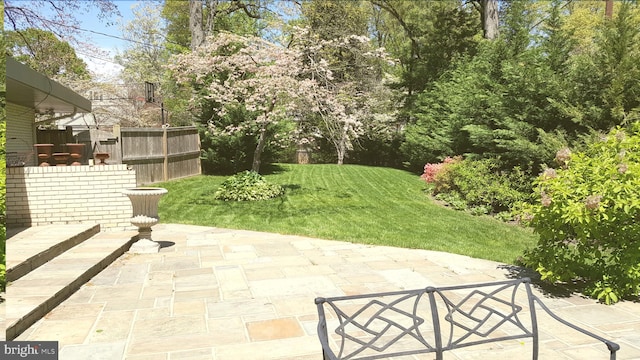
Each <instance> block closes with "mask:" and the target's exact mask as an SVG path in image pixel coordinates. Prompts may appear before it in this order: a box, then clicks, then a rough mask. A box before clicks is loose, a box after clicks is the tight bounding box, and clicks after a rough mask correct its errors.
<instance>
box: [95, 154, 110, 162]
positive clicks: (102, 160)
mask: <svg viewBox="0 0 640 360" xmlns="http://www.w3.org/2000/svg"><path fill="white" fill-rule="evenodd" d="M93 157H94V158H96V159H98V160H100V162H99V163H98V165H107V163H106V162H105V160H107V159H108V158H109V153H105V152H99V153H95V154H93Z"/></svg>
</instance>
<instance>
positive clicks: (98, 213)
mask: <svg viewBox="0 0 640 360" xmlns="http://www.w3.org/2000/svg"><path fill="white" fill-rule="evenodd" d="M134 187H136V174H135V171H133V170H128V169H127V165H125V164H119V165H95V166H90V165H82V166H47V167H16V168H7V198H6V201H7V218H6V222H7V227H28V226H37V225H46V224H73V223H97V224H100V227H101V229H102V230H123V229H130V230H131V229H135V227H133V226H132V225H131V223H130V222H129V218H130V217H131V213H132V208H131V202H130V201H129V198H128V197H127V196H126V195H124V194H123V193H122V191H123V190H124V189H128V188H134Z"/></svg>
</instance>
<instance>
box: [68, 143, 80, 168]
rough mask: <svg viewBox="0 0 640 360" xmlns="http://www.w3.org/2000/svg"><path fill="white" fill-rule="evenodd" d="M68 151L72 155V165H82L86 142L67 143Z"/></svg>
mask: <svg viewBox="0 0 640 360" xmlns="http://www.w3.org/2000/svg"><path fill="white" fill-rule="evenodd" d="M66 145H67V151H69V156H70V157H71V161H72V163H71V165H82V157H83V156H84V144H66Z"/></svg>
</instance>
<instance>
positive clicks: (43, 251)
mask: <svg viewBox="0 0 640 360" xmlns="http://www.w3.org/2000/svg"><path fill="white" fill-rule="evenodd" d="M99 232H100V225H98V224H72V225H46V226H34V227H30V228H26V229H23V230H22V231H20V232H17V233H16V234H13V235H12V234H11V230H10V231H9V235H10V237H9V238H8V239H7V244H8V246H7V249H8V250H7V263H6V267H7V273H6V278H7V281H8V282H12V281H16V280H18V279H19V278H21V277H23V276H25V275H26V274H28V273H29V272H31V271H33V270H35V269H37V268H38V267H40V266H42V265H44V264H46V263H47V262H48V261H50V260H51V259H53V258H55V257H56V256H58V255H60V254H62V253H64V252H65V251H67V250H69V249H71V248H72V247H74V246H76V245H78V244H80V243H81V242H83V241H85V240H87V239H88V238H90V237H92V236H93V235H95V234H97V233H99Z"/></svg>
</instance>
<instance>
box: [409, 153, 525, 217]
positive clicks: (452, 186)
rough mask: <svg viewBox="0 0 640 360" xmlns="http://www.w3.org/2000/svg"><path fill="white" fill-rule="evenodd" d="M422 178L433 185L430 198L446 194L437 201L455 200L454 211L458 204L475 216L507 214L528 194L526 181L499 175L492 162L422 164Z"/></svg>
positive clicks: (511, 174)
mask: <svg viewBox="0 0 640 360" xmlns="http://www.w3.org/2000/svg"><path fill="white" fill-rule="evenodd" d="M422 178H423V179H424V180H425V181H426V182H427V183H430V184H432V185H433V188H432V191H433V193H434V195H437V194H449V195H450V196H448V197H444V196H439V198H440V199H443V200H444V201H446V199H447V198H455V199H456V202H457V204H456V206H454V207H455V208H460V207H461V206H460V202H462V203H463V204H465V206H464V207H463V208H465V209H468V210H470V211H471V213H473V214H477V215H480V214H487V213H497V212H501V211H505V210H509V209H510V208H511V206H512V205H513V204H514V203H517V202H519V201H522V200H524V199H525V198H526V194H527V192H530V189H529V183H530V182H529V179H528V178H527V177H526V176H525V175H524V173H523V172H522V171H520V170H519V169H518V168H515V169H513V170H512V171H511V172H509V173H507V172H500V171H498V165H497V163H495V162H494V161H492V160H469V159H465V160H462V159H461V158H460V157H455V158H447V159H445V161H443V162H442V163H439V164H426V165H425V167H424V174H422ZM454 195H455V196H454Z"/></svg>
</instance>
